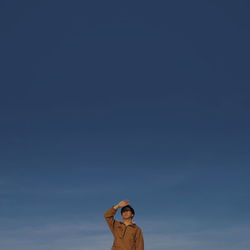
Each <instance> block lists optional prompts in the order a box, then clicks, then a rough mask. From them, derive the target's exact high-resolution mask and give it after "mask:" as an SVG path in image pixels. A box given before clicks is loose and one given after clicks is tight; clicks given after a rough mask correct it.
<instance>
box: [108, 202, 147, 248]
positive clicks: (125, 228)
mask: <svg viewBox="0 0 250 250" xmlns="http://www.w3.org/2000/svg"><path fill="white" fill-rule="evenodd" d="M118 208H122V209H121V215H122V218H123V221H117V220H115V219H114V216H115V214H116V212H117V210H118ZM134 215H135V211H134V209H133V208H132V207H131V206H130V205H129V201H127V200H124V201H121V202H119V203H118V204H117V205H115V206H113V207H111V208H110V209H108V211H106V212H105V213H104V217H105V219H106V222H107V224H108V226H109V228H110V230H111V232H112V234H113V236H114V242H113V246H112V249H111V250H118V249H119V250H144V241H143V235H142V230H141V228H140V227H138V226H137V225H136V224H135V223H134V222H133V221H132V219H133V217H134Z"/></svg>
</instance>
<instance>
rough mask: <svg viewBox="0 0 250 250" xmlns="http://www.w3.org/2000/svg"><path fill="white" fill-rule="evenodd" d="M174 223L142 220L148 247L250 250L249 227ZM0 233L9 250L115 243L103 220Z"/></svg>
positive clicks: (88, 249) (69, 249)
mask: <svg viewBox="0 0 250 250" xmlns="http://www.w3.org/2000/svg"><path fill="white" fill-rule="evenodd" d="M150 223H151V224H150ZM172 225H173V224H172ZM172 225H171V224H165V225H164V223H161V222H159V221H154V222H150V221H148V222H145V223H142V228H143V232H144V238H145V246H146V249H148V250H165V249H174V250H200V249H202V250H211V249H213V250H235V249H237V250H248V249H249V247H250V240H249V234H250V227H247V226H245V227H244V226H238V227H225V228H221V229H216V228H214V229H212V228H209V229H202V230H194V228H193V229H192V230H191V229H188V227H186V228H184V229H183V230H179V231H178V228H173V230H171V226H172ZM150 226H151V228H150ZM154 229H155V231H154ZM0 232H1V234H0V249H5V250H34V249H36V250H49V249H50V250H51V249H53V250H59V249H60V250H83V249H84V250H98V249H100V250H102V249H110V246H111V244H112V235H111V233H110V232H109V231H108V228H107V226H106V225H105V223H104V222H103V221H97V222H91V221H85V222H84V223H67V222H64V223H49V224H40V225H35V226H25V227H19V228H15V229H8V230H6V229H5V228H4V227H3V226H2V227H1V228H0Z"/></svg>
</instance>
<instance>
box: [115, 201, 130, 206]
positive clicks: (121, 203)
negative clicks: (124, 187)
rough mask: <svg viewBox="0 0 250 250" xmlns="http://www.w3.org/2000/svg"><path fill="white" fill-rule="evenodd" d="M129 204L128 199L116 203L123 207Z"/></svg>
mask: <svg viewBox="0 0 250 250" xmlns="http://www.w3.org/2000/svg"><path fill="white" fill-rule="evenodd" d="M128 204H129V201H128V200H124V201H120V202H119V203H118V204H117V205H118V207H125V206H127V205H128Z"/></svg>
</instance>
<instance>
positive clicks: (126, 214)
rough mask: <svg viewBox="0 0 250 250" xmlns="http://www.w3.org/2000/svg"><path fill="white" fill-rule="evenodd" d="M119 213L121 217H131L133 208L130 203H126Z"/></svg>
mask: <svg viewBox="0 0 250 250" xmlns="http://www.w3.org/2000/svg"><path fill="white" fill-rule="evenodd" d="M121 215H122V218H123V219H133V217H134V216H135V210H134V209H133V208H132V207H131V206H130V205H127V206H125V207H123V208H122V209H121Z"/></svg>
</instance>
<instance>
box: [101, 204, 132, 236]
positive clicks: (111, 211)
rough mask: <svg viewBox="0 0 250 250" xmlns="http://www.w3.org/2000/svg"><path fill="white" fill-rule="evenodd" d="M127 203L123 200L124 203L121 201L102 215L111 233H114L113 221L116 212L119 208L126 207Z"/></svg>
mask: <svg viewBox="0 0 250 250" xmlns="http://www.w3.org/2000/svg"><path fill="white" fill-rule="evenodd" d="M128 203H129V201H127V200H125V201H121V202H119V203H118V204H117V205H115V206H113V207H111V208H110V209H108V210H107V211H106V212H105V213H104V217H105V220H106V222H107V224H108V226H109V228H110V230H111V232H112V233H114V226H115V219H114V216H115V214H116V212H117V209H118V208H120V207H124V206H127V205H128Z"/></svg>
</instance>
